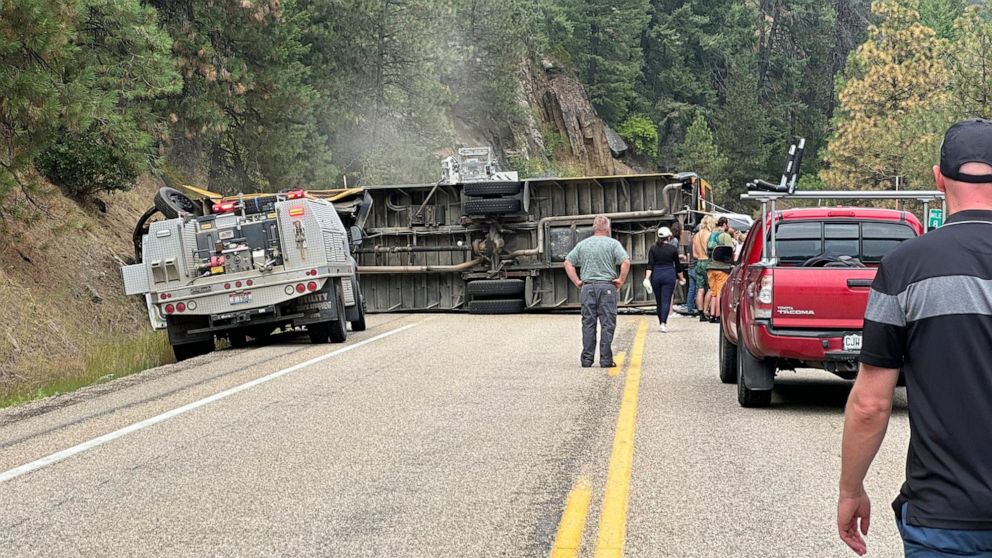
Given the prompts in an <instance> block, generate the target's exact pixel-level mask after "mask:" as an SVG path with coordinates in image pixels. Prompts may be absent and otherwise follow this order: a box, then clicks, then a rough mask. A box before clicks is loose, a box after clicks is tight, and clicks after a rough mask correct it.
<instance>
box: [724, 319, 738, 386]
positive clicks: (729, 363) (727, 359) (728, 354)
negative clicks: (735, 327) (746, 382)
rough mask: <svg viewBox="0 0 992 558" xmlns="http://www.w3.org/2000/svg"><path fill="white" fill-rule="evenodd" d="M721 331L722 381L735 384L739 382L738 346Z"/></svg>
mask: <svg viewBox="0 0 992 558" xmlns="http://www.w3.org/2000/svg"><path fill="white" fill-rule="evenodd" d="M719 330H720V381H721V382H723V383H725V384H733V383H735V382H736V381H737V350H738V349H737V345H734V344H733V343H731V342H730V340H729V339H727V336H726V334H724V333H723V328H722V327H721V328H719Z"/></svg>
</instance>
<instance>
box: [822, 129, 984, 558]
mask: <svg viewBox="0 0 992 558" xmlns="http://www.w3.org/2000/svg"><path fill="white" fill-rule="evenodd" d="M933 172H934V176H935V178H936V182H937V188H938V189H940V190H941V191H942V192H944V193H945V195H946V200H947V208H948V212H949V213H950V218H949V219H948V220H947V223H946V224H945V226H943V227H942V228H940V229H938V230H935V231H933V232H931V233H929V234H927V235H925V236H922V237H920V238H915V239H911V240H907V241H905V242H903V243H902V244H900V245H899V246H898V247H897V248H896V249H895V250H893V251H892V252H891V253H890V254H889V255H888V256H887V257H886V258H885V259H884V260H883V262H882V265H881V266H880V267H879V269H878V274H877V275H876V277H875V281H874V283H873V285H872V290H871V295H870V297H869V301H868V307H867V310H866V311H865V324H864V343H863V348H862V350H861V371H860V373H859V374H858V379H857V381H856V382H855V384H854V388H853V389H852V390H851V395H850V397H849V398H848V402H847V409H846V411H845V419H844V440H843V447H842V453H841V477H840V497H839V500H838V504H837V529H838V531H839V534H840V538H841V539H842V540H843V541H844V542H845V543H847V545H848V546H850V547H851V549H853V550H854V551H855V552H856V553H858V554H862V555H863V554H864V553H865V552H867V547H866V543H865V541H864V538H863V537H862V535H866V534H868V526H869V523H870V518H871V503H870V500H869V498H868V495H867V494H866V493H865V489H864V484H863V483H864V478H865V475H866V474H867V472H868V467H869V466H870V465H871V462H872V460H873V459H874V457H875V455H876V453H877V452H878V449H879V447H880V446H881V443H882V439H883V438H884V436H885V430H886V427H887V425H888V421H889V416H890V414H891V411H892V398H893V390H894V389H895V387H896V382H897V381H898V378H899V374H900V371H901V372H902V373H903V374H904V375H905V378H906V389H907V398H908V401H909V426H910V432H911V437H910V442H909V454H908V457H907V464H906V480H905V483H904V484H903V485H902V489H901V490H900V492H899V496H898V497H897V498H896V500H895V502H894V503H893V506H892V507H893V508H894V510H895V513H896V520H897V524H898V526H899V532H900V534H901V535H902V538H903V542H904V546H905V551H906V556H910V557H918V558H923V557H934V556H992V435H990V434H989V428H990V425H992V122H989V121H988V120H982V119H973V120H966V121H963V122H958V123H957V124H954V125H953V126H951V128H950V129H949V130H948V131H947V134H946V135H945V136H944V143H943V145H942V146H941V149H940V165H939V166H935V167H934V170H933Z"/></svg>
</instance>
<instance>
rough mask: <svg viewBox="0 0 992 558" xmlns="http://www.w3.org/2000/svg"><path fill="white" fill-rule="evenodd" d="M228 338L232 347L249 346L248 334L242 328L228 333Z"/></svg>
mask: <svg viewBox="0 0 992 558" xmlns="http://www.w3.org/2000/svg"><path fill="white" fill-rule="evenodd" d="M227 340H228V341H230V343H231V348H232V349H244V348H245V347H247V346H248V336H247V335H246V334H245V332H244V331H242V330H238V331H232V332H230V333H228V334H227Z"/></svg>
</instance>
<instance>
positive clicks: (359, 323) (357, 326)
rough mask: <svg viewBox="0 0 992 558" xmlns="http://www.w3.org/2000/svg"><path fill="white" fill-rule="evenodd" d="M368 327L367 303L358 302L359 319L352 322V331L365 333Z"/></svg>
mask: <svg viewBox="0 0 992 558" xmlns="http://www.w3.org/2000/svg"><path fill="white" fill-rule="evenodd" d="M367 327H368V325H367V324H366V323H365V301H364V300H359V301H358V319H357V320H355V321H353V322H351V331H365V329H366V328H367Z"/></svg>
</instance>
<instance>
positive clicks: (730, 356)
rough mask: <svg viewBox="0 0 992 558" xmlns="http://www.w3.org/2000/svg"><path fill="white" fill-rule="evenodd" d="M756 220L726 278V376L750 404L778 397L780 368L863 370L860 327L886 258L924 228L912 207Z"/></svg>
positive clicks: (843, 373) (844, 373) (803, 212)
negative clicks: (768, 246) (772, 228)
mask: <svg viewBox="0 0 992 558" xmlns="http://www.w3.org/2000/svg"><path fill="white" fill-rule="evenodd" d="M774 214H775V227H776V229H775V244H774V245H775V251H774V252H775V253H774V255H773V256H772V257H769V251H768V250H766V251H765V252H764V258H763V250H762V247H763V244H764V243H766V242H770V240H771V234H770V232H769V231H770V229H769V225H770V224H771V218H770V216H769V215H770V214H768V215H765V217H764V218H763V219H761V223H756V224H755V226H754V227H753V228H752V229H751V232H750V234H749V235H748V237H747V240H746V241H745V243H744V247H743V249H742V250H741V253H740V257H739V258H738V260H737V262H736V263H735V266H734V268H733V270H732V272H731V274H730V278H729V279H728V281H727V284H726V286H725V287H724V293H725V294H724V297H723V300H722V301H721V305H722V316H723V320H722V324H721V327H720V379H721V380H722V381H723V382H724V383H734V382H736V383H737V399H738V402H739V403H740V404H741V406H744V407H764V406H767V405H768V404H769V403H770V402H771V394H772V388H773V387H774V383H775V374H776V373H777V371H779V370H795V369H796V368H820V369H824V370H827V371H829V372H832V373H834V374H836V375H838V376H840V377H842V378H845V379H853V378H854V377H855V376H856V375H857V371H858V357H859V356H860V351H861V330H862V327H863V325H864V322H863V320H864V314H865V306H867V304H868V293H869V290H870V287H871V283H872V280H873V279H874V277H875V273H876V271H877V268H878V264H879V262H881V261H882V257H883V256H885V255H886V254H888V253H889V252H890V251H891V250H892V249H893V248H895V247H896V246H897V245H898V244H899V243H900V242H902V241H903V240H906V239H908V238H913V237H915V236H919V235H921V234H923V232H924V229H923V226H922V225H921V223H920V221H919V220H917V218H916V217H915V216H914V215H913V214H912V213H909V212H905V211H897V210H893V209H869V208H855V207H833V208H809V209H787V210H784V211H778V212H774Z"/></svg>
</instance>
